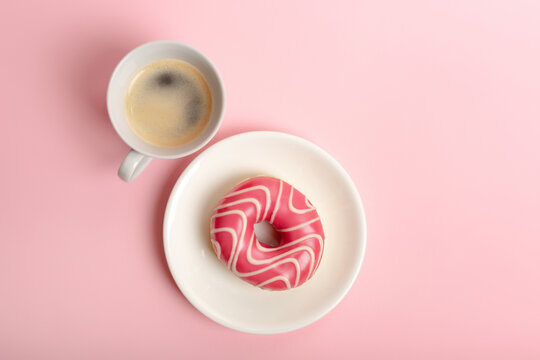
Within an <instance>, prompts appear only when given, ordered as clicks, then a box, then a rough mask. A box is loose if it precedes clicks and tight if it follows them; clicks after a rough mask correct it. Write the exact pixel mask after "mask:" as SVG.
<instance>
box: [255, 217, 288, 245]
mask: <svg viewBox="0 0 540 360" xmlns="http://www.w3.org/2000/svg"><path fill="white" fill-rule="evenodd" d="M254 228H255V236H256V237H257V240H259V242H261V243H263V244H265V245H268V246H271V247H276V246H278V245H279V244H280V243H281V234H280V233H279V232H278V231H277V230H276V228H275V227H274V226H273V225H272V224H270V223H269V222H268V221H261V222H260V223H256V224H255V225H254Z"/></svg>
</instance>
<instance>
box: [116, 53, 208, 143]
mask: <svg viewBox="0 0 540 360" xmlns="http://www.w3.org/2000/svg"><path fill="white" fill-rule="evenodd" d="M125 107H126V113H127V117H128V121H129V124H130V125H131V127H132V128H133V130H134V131H135V133H136V134H137V135H139V136H140V137H141V138H142V139H143V140H145V141H146V142H149V143H151V144H154V145H158V146H171V147H172V146H179V145H183V144H186V143H188V142H190V141H192V140H193V139H195V138H196V137H197V136H199V135H200V134H201V133H202V131H203V130H204V129H205V127H206V125H207V124H208V122H209V120H210V114H211V111H212V96H211V94H210V88H209V87H208V84H207V83H206V81H205V79H204V77H203V76H202V75H201V73H200V72H199V71H198V70H197V69H195V68H194V67H193V66H192V65H190V64H188V63H187V62H184V61H180V60H176V59H164V60H158V61H155V62H152V63H150V64H148V65H146V66H144V67H143V68H141V69H140V70H139V71H138V72H137V73H136V74H135V76H133V78H132V79H131V82H130V84H129V86H128V90H127V93H126V98H125Z"/></svg>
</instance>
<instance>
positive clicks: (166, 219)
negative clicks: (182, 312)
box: [162, 130, 367, 334]
mask: <svg viewBox="0 0 540 360" xmlns="http://www.w3.org/2000/svg"><path fill="white" fill-rule="evenodd" d="M250 136H279V137H284V138H289V139H290V140H293V141H297V142H301V143H304V145H307V146H309V147H311V148H312V149H313V150H314V151H317V153H318V155H322V156H323V157H325V158H326V159H327V160H329V161H330V162H331V163H332V165H334V166H335V167H336V169H337V170H338V171H339V172H340V175H341V177H342V178H343V179H344V180H346V181H347V182H348V184H349V187H350V188H351V189H352V190H353V191H352V193H353V195H354V198H355V199H354V201H355V203H356V204H357V205H358V209H359V212H358V217H357V219H356V220H357V221H358V222H359V224H360V238H359V241H360V242H361V244H360V247H359V250H358V252H359V254H358V260H357V262H356V264H355V265H356V266H355V268H354V269H353V270H352V272H354V276H352V277H351V279H350V281H349V282H348V283H347V284H346V287H345V288H344V291H343V292H342V293H341V294H340V296H338V297H337V298H336V299H335V300H334V301H333V302H331V303H329V305H328V306H327V307H326V308H325V310H324V311H321V312H319V313H317V314H316V316H311V317H309V318H308V320H307V321H303V322H302V321H300V324H294V325H293V326H289V327H286V326H285V327H283V328H281V329H280V330H278V331H276V330H268V331H265V330H264V329H251V328H249V327H248V326H244V327H243V326H241V325H238V324H235V323H233V322H230V321H228V320H227V319H226V318H222V317H219V316H216V315H215V314H214V313H212V312H211V311H209V310H207V309H206V306H204V305H202V304H201V303H200V302H199V301H198V300H197V299H196V298H195V295H194V294H192V293H191V292H190V291H189V290H187V289H186V288H185V287H184V286H183V285H182V282H181V281H180V280H179V279H177V276H175V274H174V272H173V270H172V259H171V256H172V255H171V254H170V251H171V250H169V247H168V246H167V243H168V240H169V239H168V228H169V227H170V226H171V212H172V208H173V206H174V200H173V199H174V198H176V197H177V193H178V192H179V191H180V189H181V187H182V185H183V183H184V182H185V181H184V180H185V179H186V178H187V177H188V176H190V174H191V173H192V172H193V171H195V169H196V167H197V165H198V164H199V163H200V162H201V161H203V160H204V158H205V157H206V156H208V153H209V152H213V151H216V150H215V149H216V148H219V147H221V146H224V144H227V143H229V142H231V141H235V140H236V139H237V138H239V137H242V138H243V137H250ZM162 231H163V249H164V252H165V258H166V260H167V267H168V268H169V273H170V274H171V276H172V277H173V279H174V282H175V284H176V286H177V287H178V289H179V290H180V291H181V292H182V294H183V296H184V297H185V298H186V299H187V300H188V301H189V302H190V304H191V305H192V306H193V307H195V308H196V309H197V310H198V311H200V312H201V313H202V314H203V315H205V316H206V317H207V318H209V319H211V320H212V321H214V322H216V323H218V324H220V325H223V326H225V327H227V328H230V329H233V330H236V331H240V332H244V333H250V334H280V333H286V332H290V331H294V330H298V329H300V328H303V327H305V326H308V325H310V324H313V323H314V322H316V321H317V320H319V319H321V318H322V317H324V316H325V315H327V314H328V313H329V312H330V311H332V310H333V309H334V308H335V307H336V306H337V305H338V304H339V303H340V302H341V301H342V300H343V298H344V297H345V296H346V295H347V294H348V293H349V291H350V289H351V288H352V286H353V284H354V283H355V282H356V279H357V277H358V274H359V272H360V269H361V267H362V264H363V261H364V257H365V253H366V240H367V229H366V216H365V211H364V205H363V202H362V199H361V198H360V195H359V193H358V189H357V188H356V185H355V183H354V181H353V180H352V178H351V177H350V176H349V174H348V173H347V171H346V170H345V169H344V168H343V166H342V165H341V164H340V163H339V162H338V161H337V160H336V159H334V158H333V157H332V156H331V155H330V154H328V153H327V152H326V151H325V150H323V149H322V148H321V147H319V146H318V145H316V144H314V143H312V142H310V141H308V140H306V139H304V138H302V137H299V136H296V135H292V134H289V133H284V132H279V131H267V130H259V131H247V132H242V133H238V134H235V135H232V136H229V137H227V138H224V139H222V140H220V141H218V142H216V143H214V144H212V145H211V146H209V147H207V148H206V149H204V150H203V151H202V152H201V153H199V154H198V155H197V156H196V157H195V158H194V159H193V160H192V161H191V162H190V163H189V164H188V166H187V167H186V168H185V169H184V171H183V172H182V173H181V174H180V176H179V177H178V179H177V180H176V183H175V184H174V187H173V188H172V190H171V193H170V195H169V198H168V200H167V205H166V208H165V213H164V216H163V228H162Z"/></svg>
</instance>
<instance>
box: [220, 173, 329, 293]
mask: <svg viewBox="0 0 540 360" xmlns="http://www.w3.org/2000/svg"><path fill="white" fill-rule="evenodd" d="M261 221H268V222H270V223H271V224H272V225H273V226H274V227H275V229H276V230H277V231H278V233H279V234H280V236H281V241H280V243H279V245H278V246H276V247H271V246H269V245H266V244H263V243H261V242H259V241H258V240H257V238H256V235H255V231H254V227H253V225H254V224H255V223H258V222H261ZM210 234H211V238H212V239H211V243H212V245H213V247H214V250H215V252H216V254H217V256H218V258H219V259H220V260H221V261H222V262H223V263H224V264H226V265H227V267H228V268H229V269H230V270H231V271H232V272H233V273H234V274H235V275H236V276H238V277H240V278H241V279H243V280H245V281H247V282H249V283H251V284H253V285H256V286H258V287H260V288H263V289H270V290H285V289H290V288H293V287H297V286H299V285H301V284H303V283H304V282H305V281H307V280H308V279H310V278H311V277H312V276H313V274H314V272H315V270H316V269H317V268H318V266H319V264H320V261H321V258H322V252H323V249H324V232H323V228H322V224H321V220H320V218H319V216H318V214H317V211H316V210H315V207H314V206H313V205H312V204H311V203H310V202H309V200H308V199H307V198H306V197H305V196H304V195H303V194H302V193H300V192H299V191H298V190H296V189H294V188H293V187H292V186H291V185H289V184H288V183H286V182H284V181H282V180H279V179H276V178H272V177H266V176H260V177H255V178H251V179H248V180H246V181H244V182H242V183H241V184H239V185H237V186H236V187H235V188H234V189H232V191H231V192H229V193H228V194H227V195H226V196H225V197H224V198H223V199H222V201H221V202H220V203H219V204H218V206H217V207H216V208H215V211H214V214H213V216H212V220H211V232H210Z"/></svg>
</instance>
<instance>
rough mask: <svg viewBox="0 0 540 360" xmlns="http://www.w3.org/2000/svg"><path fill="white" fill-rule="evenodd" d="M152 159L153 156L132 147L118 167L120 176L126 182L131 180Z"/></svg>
mask: <svg viewBox="0 0 540 360" xmlns="http://www.w3.org/2000/svg"><path fill="white" fill-rule="evenodd" d="M150 161H152V158H151V157H149V156H146V155H143V154H141V153H140V152H138V151H135V150H133V149H131V151H130V152H129V153H128V154H127V156H126V158H125V159H124V161H122V165H120V168H119V169H118V176H120V178H121V179H122V180H124V181H125V182H131V181H133V180H135V178H136V177H137V176H139V174H140V173H142V171H143V170H144V169H145V168H146V167H147V166H148V164H150Z"/></svg>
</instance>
